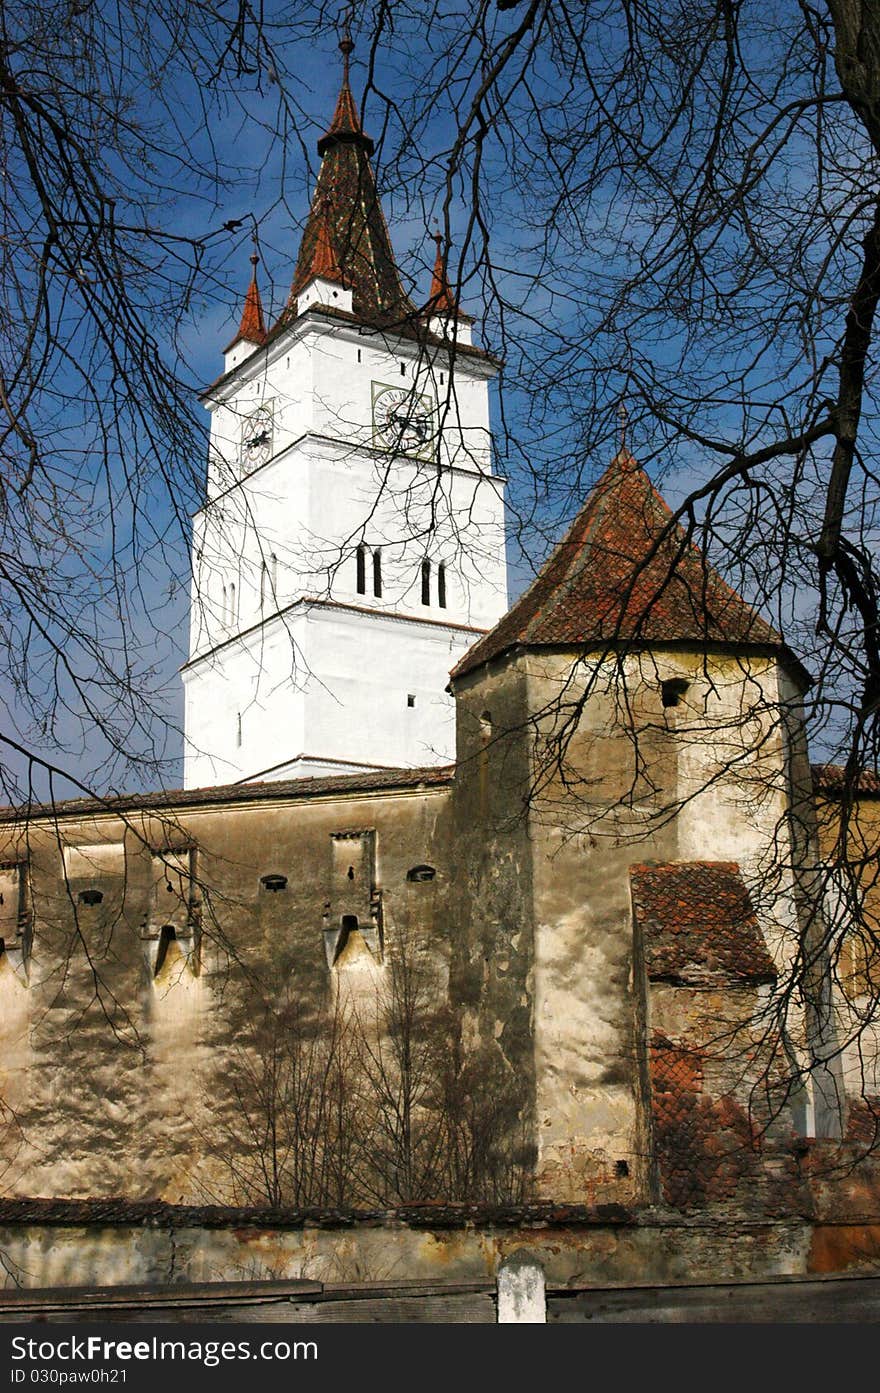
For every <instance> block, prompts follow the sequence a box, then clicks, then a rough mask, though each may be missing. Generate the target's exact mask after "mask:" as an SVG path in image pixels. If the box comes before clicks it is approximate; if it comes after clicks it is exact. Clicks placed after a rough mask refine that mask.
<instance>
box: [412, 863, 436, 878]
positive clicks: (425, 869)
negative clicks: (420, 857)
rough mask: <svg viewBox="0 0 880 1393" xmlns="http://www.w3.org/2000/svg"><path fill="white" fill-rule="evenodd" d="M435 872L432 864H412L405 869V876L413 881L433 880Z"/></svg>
mask: <svg viewBox="0 0 880 1393" xmlns="http://www.w3.org/2000/svg"><path fill="white" fill-rule="evenodd" d="M436 874H437V872H436V871H435V870H434V867H433V866H413V867H412V868H411V869H410V870H408V871H407V873H406V878H407V880H415V881H424V880H433V879H434V877H435V875H436Z"/></svg>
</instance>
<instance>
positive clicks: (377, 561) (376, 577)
mask: <svg viewBox="0 0 880 1393" xmlns="http://www.w3.org/2000/svg"><path fill="white" fill-rule="evenodd" d="M373 594H374V595H375V596H376V598H377V600H378V599H381V598H382V552H381V551H380V550H379V548H378V547H377V548H376V550H375V551H374V552H373Z"/></svg>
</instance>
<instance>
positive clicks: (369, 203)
mask: <svg viewBox="0 0 880 1393" xmlns="http://www.w3.org/2000/svg"><path fill="white" fill-rule="evenodd" d="M372 151H373V142H372V140H371V139H370V137H369V136H368V135H365V134H364V131H363V128H362V126H361V122H360V116H359V115H358V110H357V106H356V105H355V100H354V97H353V96H352V93H351V88H350V87H349V83H348V65H347V63H346V72H345V76H344V78H343V82H342V90H341V91H340V93H339V99H338V101H337V103H336V110H335V112H334V114H333V120H332V122H331V123H330V129H329V130H328V131H327V133H326V135H323V136H322V137H321V139H320V140H319V141H318V154H319V155H321V157H322V159H321V168H320V171H319V173H318V182H317V185H316V187H315V193H314V196H313V198H312V206H311V210H310V212H309V216H308V220H307V222H306V226H305V231H304V232H303V238H302V242H301V244H300V249H299V256H298V257H297V262H296V270H295V272H294V277H293V285H292V286H291V290H290V297H289V299H288V302H287V308H286V309H285V311H284V313H283V315H282V317H281V321H280V322H281V323H287V322H289V320H290V318H291V317H292V316H295V315H296V299H297V296H298V295H299V293H300V291H301V290H304V289H305V287H306V285H307V284H308V282H309V281H310V280H311V279H312V278H313V276H314V274H315V272H314V270H313V267H314V264H315V255H316V250H317V248H318V243H319V240H320V239H321V237H322V236H326V237H327V239H328V245H329V250H330V256H331V258H332V260H333V261H334V263H335V265H336V267H337V268H339V271H340V273H341V275H342V278H343V280H344V284H345V285H346V286H347V287H349V288H350V289H351V291H352V303H353V307H354V313H355V315H356V316H358V317H359V318H360V319H361V320H363V321H364V322H366V323H368V324H375V325H391V324H396V323H399V322H400V321H402V320H406V319H407V318H409V317H413V318H414V317H415V316H416V315H417V311H416V307H415V305H414V304H413V303H412V301H411V300H410V299H409V297H408V296H407V294H406V292H405V291H404V289H403V286H402V284H401V281H400V276H399V274H398V271H397V265H396V263H395V260H394V252H393V250H392V247H391V238H390V237H389V235H388V226H387V224H386V222H385V217H384V214H383V212H382V208H381V205H380V203H379V196H378V193H377V192H376V180H375V177H374V174H373V168H372V165H371V164H370V155H371V154H372ZM328 279H333V278H332V277H328Z"/></svg>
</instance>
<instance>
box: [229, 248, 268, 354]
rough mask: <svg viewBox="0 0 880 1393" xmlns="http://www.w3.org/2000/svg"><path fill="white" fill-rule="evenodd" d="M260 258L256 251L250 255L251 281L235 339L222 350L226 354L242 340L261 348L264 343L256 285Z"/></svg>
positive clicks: (261, 314)
mask: <svg viewBox="0 0 880 1393" xmlns="http://www.w3.org/2000/svg"><path fill="white" fill-rule="evenodd" d="M259 260H260V258H259V257H258V256H257V253H256V250H254V251H253V252H252V253H251V281H250V285H249V286H248V288H247V292H246V294H245V297H244V309H243V310H242V312H241V323H240V324H239V326H238V333H237V334H236V335H235V338H234V339H233V340H232V342H231V343H230V344H229V346H228V347H227V348H226V349H225V350H224V351H225V352H226V353H228V352H229V351H230V349H232V348H234V347H235V345H236V344H237V343H239V342H240V341H241V340H242V339H243V340H245V342H246V343H253V344H256V345H257V347H262V345H263V344H264V343H265V342H266V319H265V316H264V314H263V301H262V300H261V298H260V287H259V286H258V285H257V265H258V263H259Z"/></svg>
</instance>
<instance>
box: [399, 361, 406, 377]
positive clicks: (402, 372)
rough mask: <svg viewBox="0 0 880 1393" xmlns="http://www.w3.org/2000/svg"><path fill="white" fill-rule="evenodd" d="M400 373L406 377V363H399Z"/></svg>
mask: <svg viewBox="0 0 880 1393" xmlns="http://www.w3.org/2000/svg"><path fill="white" fill-rule="evenodd" d="M400 375H401V377H406V363H401V365H400Z"/></svg>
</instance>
